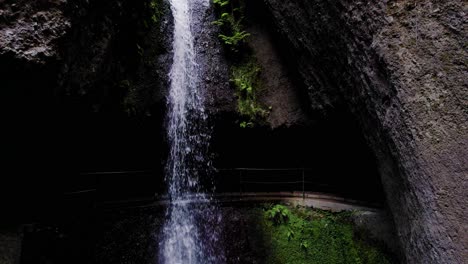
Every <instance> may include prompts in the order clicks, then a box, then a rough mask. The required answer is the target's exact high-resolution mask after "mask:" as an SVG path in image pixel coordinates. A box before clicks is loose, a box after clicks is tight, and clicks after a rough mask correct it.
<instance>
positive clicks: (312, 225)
mask: <svg viewBox="0 0 468 264" xmlns="http://www.w3.org/2000/svg"><path fill="white" fill-rule="evenodd" d="M258 210H259V211H260V209H258ZM349 214H350V213H349V212H345V213H331V212H327V211H322V210H315V209H314V210H311V209H307V208H303V207H298V208H288V207H286V206H284V205H274V206H273V205H268V206H266V208H265V209H263V211H261V212H259V215H258V217H259V225H260V226H261V230H262V231H261V232H262V233H263V236H264V239H263V244H264V245H263V246H264V247H266V248H265V249H264V250H265V252H267V254H266V255H267V256H266V258H267V259H266V261H265V263H270V264H285V263H287V264H295V263H297V264H305V263H310V264H312V263H320V264H326V263H330V264H332V263H333V264H336V263H343V264H352V263H356V264H361V263H362V264H373V263H375V264H387V263H388V264H389V263H391V262H390V260H389V258H388V257H387V256H386V255H384V254H383V253H382V252H381V251H379V250H378V249H377V248H376V247H374V246H372V245H370V244H369V243H368V242H366V241H364V240H363V239H361V238H360V237H359V236H358V235H357V233H356V232H355V231H354V230H353V226H352V224H351V223H350V221H349V220H348V219H349Z"/></svg>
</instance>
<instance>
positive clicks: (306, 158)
mask: <svg viewBox="0 0 468 264" xmlns="http://www.w3.org/2000/svg"><path fill="white" fill-rule="evenodd" d="M220 131H223V132H220ZM227 131H229V132H227ZM213 150H214V153H216V157H215V167H216V168H219V169H230V168H264V169H288V168H289V169H290V168H294V169H305V171H306V172H305V173H306V177H307V178H308V179H309V180H310V181H313V182H316V183H318V184H317V185H316V186H314V185H313V184H311V185H309V186H306V188H307V189H308V190H309V191H317V192H329V193H334V194H337V195H342V196H344V197H348V198H355V199H358V200H363V201H368V202H376V203H383V202H384V199H385V198H384V197H385V196H384V192H383V188H382V184H381V181H380V175H379V172H378V170H377V163H376V159H375V156H374V154H373V152H372V151H371V149H370V148H369V147H368V145H367V143H366V141H365V139H364V137H363V135H362V132H361V131H360V128H359V126H358V125H357V124H356V121H355V120H354V118H353V117H352V116H351V115H350V114H349V113H348V112H345V111H342V112H339V113H336V114H334V115H330V116H328V117H327V119H325V120H319V121H316V122H314V123H313V124H311V125H307V126H306V125H304V126H294V127H288V128H286V127H283V128H278V129H275V130H271V129H269V128H253V129H243V128H240V127H239V128H236V127H233V126H232V124H219V125H217V126H216V127H215V134H214V138H213ZM278 173H279V174H282V175H284V176H281V175H278ZM298 173H299V172H291V171H290V172H272V173H271V174H270V176H271V177H272V178H271V179H268V174H269V173H268V172H266V173H262V174H263V176H262V175H258V173H253V174H254V175H251V176H252V179H254V180H255V179H257V180H258V179H259V177H260V178H262V177H263V178H262V180H265V181H267V182H268V181H275V180H277V181H285V180H287V179H288V178H287V177H288V174H289V177H290V179H298V180H299V181H300V175H298ZM219 174H220V175H219V176H218V178H221V180H219V181H218V182H219V185H220V186H218V189H219V190H226V191H227V190H230V191H237V190H238V189H239V187H238V185H239V183H238V177H237V176H236V175H237V174H238V173H237V174H236V173H235V174H236V175H232V174H229V173H224V172H223V171H220V172H219ZM255 174H257V176H258V177H257V176H256V175H255ZM299 174H300V173H299ZM223 175H225V176H226V177H231V179H232V180H231V181H227V182H226V183H224V184H223V181H224V180H225V179H226V178H223ZM275 175H276V176H275ZM248 177H249V176H248V175H245V176H244V179H243V180H245V181H248ZM275 177H276V178H275ZM278 177H279V178H278ZM319 185H322V187H321V186H319ZM233 186H235V187H234V188H233ZM282 187H284V188H276V189H275V188H271V186H265V185H255V186H245V188H248V189H249V190H250V191H260V192H261V191H274V190H281V191H301V189H302V187H301V186H300V184H299V185H297V184H296V185H295V186H292V187H291V186H289V187H288V186H282Z"/></svg>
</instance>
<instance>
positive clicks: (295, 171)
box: [69, 168, 346, 198]
mask: <svg viewBox="0 0 468 264" xmlns="http://www.w3.org/2000/svg"><path fill="white" fill-rule="evenodd" d="M229 171H230V172H232V173H228V172H229ZM269 172H271V173H269ZM275 172H276V173H275ZM281 172H284V173H281ZM286 172H290V173H286ZM314 172H315V171H314V169H312V168H220V169H216V168H215V169H214V175H215V178H213V180H215V186H218V187H216V189H218V190H219V191H220V192H225V191H232V190H233V189H235V188H236V187H237V186H238V189H237V192H238V193H240V194H241V195H242V193H245V192H248V191H254V190H255V191H257V192H258V191H261V192H268V191H271V190H272V188H274V189H275V190H282V191H288V192H289V191H297V192H301V193H302V196H303V198H305V196H306V193H307V192H310V191H322V192H323V191H325V192H334V191H336V192H342V191H345V190H346V189H345V187H344V186H342V185H340V183H337V184H330V183H327V181H326V180H325V177H323V176H324V175H316V174H315V173H314ZM156 173H158V171H157V170H135V171H100V172H99V171H98V172H84V173H80V174H79V175H88V176H93V178H95V183H94V186H87V187H88V189H89V190H86V191H83V190H73V191H72V192H69V193H75V194H79V193H86V192H91V191H96V192H99V190H104V193H105V192H106V191H105V190H110V191H111V192H112V190H113V189H106V186H107V184H108V182H106V181H108V180H112V175H128V176H137V177H152V175H153V174H156ZM101 176H102V177H101ZM106 176H109V178H107V180H105V178H106ZM103 180H104V181H103ZM224 183H226V184H224ZM230 183H233V184H230ZM216 184H219V185H216ZM249 185H250V187H249ZM262 185H263V186H264V187H261V186H262ZM281 185H284V188H283V187H282V186H281ZM267 186H271V187H267ZM275 186H276V187H275ZM93 188H94V189H95V190H94V189H93ZM101 188H103V189H101ZM82 191H83V192H82ZM161 191H162V190H161ZM156 192H160V191H156Z"/></svg>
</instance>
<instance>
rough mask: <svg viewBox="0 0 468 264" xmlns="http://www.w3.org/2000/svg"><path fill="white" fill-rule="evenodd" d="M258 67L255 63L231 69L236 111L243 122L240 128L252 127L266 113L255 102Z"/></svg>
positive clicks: (257, 85) (251, 61) (257, 86)
mask: <svg viewBox="0 0 468 264" xmlns="http://www.w3.org/2000/svg"><path fill="white" fill-rule="evenodd" d="M259 74H260V67H259V66H258V65H257V64H256V63H255V61H253V60H250V61H249V62H247V63H242V64H240V65H237V66H234V67H232V78H231V81H232V82H233V84H234V86H235V87H236V96H237V109H238V111H239V114H240V115H241V117H242V118H243V119H245V120H243V121H242V122H241V123H240V127H242V128H247V127H253V126H254V123H255V122H256V121H258V120H259V119H261V118H263V117H265V116H266V115H267V114H268V111H267V110H265V109H264V108H263V107H262V106H261V105H260V104H259V103H258V101H257V93H258V91H259V90H260V81H259Z"/></svg>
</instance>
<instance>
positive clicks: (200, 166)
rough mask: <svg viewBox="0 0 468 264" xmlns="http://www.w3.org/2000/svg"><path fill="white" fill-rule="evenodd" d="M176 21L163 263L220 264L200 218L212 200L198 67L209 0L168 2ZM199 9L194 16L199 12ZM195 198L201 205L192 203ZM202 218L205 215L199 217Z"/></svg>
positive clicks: (169, 110)
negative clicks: (206, 189) (198, 37)
mask: <svg viewBox="0 0 468 264" xmlns="http://www.w3.org/2000/svg"><path fill="white" fill-rule="evenodd" d="M170 5H171V11H172V15H173V18H174V38H173V53H174V54H173V64H172V68H171V70H170V73H169V78H170V82H171V84H170V90H169V96H168V116H167V120H168V123H167V135H168V141H169V146H170V152H169V157H168V162H167V166H166V181H167V182H168V195H169V198H170V201H171V203H170V206H169V207H168V209H167V210H168V211H167V215H166V222H165V224H164V227H163V234H162V236H163V239H162V242H161V246H160V261H161V262H162V263H166V264H179V263H180V264H199V263H218V261H215V260H214V259H215V257H213V256H210V255H211V254H212V253H211V252H212V251H213V250H210V249H207V248H206V247H209V244H210V243H209V242H208V243H207V241H206V238H203V234H202V232H201V230H200V223H199V222H201V221H198V220H197V218H205V216H206V218H209V217H210V216H211V215H212V212H211V211H210V209H209V208H210V206H209V205H208V206H206V205H205V207H204V208H203V209H200V206H199V204H200V203H207V204H209V200H210V199H209V196H207V195H205V194H203V193H202V192H201V190H200V186H199V176H200V177H201V176H203V175H204V173H206V171H207V170H209V167H210V165H209V159H207V158H206V149H207V147H206V145H207V144H208V142H209V139H210V134H209V131H208V130H209V129H208V128H207V115H206V112H205V109H204V96H203V91H202V90H201V88H200V87H201V86H200V85H199V82H200V76H199V74H200V68H201V67H202V66H203V65H197V61H196V58H197V52H196V48H195V40H194V36H193V35H194V33H193V32H192V31H193V30H192V28H193V24H194V21H195V20H196V19H194V18H193V16H194V15H200V14H203V13H204V12H203V10H202V12H200V9H203V8H204V10H206V9H207V7H208V6H209V0H170ZM195 10H196V12H195ZM189 199H190V200H191V201H193V199H196V200H197V201H198V203H193V202H190V201H189ZM200 215H201V216H200Z"/></svg>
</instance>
